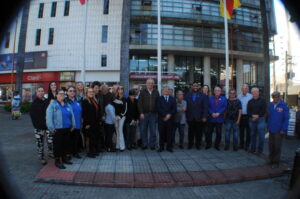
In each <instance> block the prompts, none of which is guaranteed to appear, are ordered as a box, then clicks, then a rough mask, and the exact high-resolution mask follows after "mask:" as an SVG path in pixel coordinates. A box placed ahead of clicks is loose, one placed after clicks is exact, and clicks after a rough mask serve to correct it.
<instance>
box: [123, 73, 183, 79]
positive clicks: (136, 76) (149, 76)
mask: <svg viewBox="0 0 300 199" xmlns="http://www.w3.org/2000/svg"><path fill="white" fill-rule="evenodd" d="M129 77H130V79H150V78H151V79H157V75H141V74H131V75H130V76H129ZM161 78H162V79H164V80H179V79H180V77H179V76H178V75H176V74H169V75H162V76H161Z"/></svg>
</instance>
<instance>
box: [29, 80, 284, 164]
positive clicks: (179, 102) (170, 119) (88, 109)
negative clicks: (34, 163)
mask: <svg viewBox="0 0 300 199" xmlns="http://www.w3.org/2000/svg"><path fill="white" fill-rule="evenodd" d="M241 90H242V94H241V95H239V96H237V93H236V90H235V89H230V91H229V97H228V98H226V97H225V96H223V95H222V88H221V87H220V86H216V87H215V88H214V89H213V91H212V93H210V88H209V86H207V85H204V86H203V87H202V89H201V88H200V86H199V84H198V83H193V84H192V86H191V92H188V93H183V92H182V91H180V90H179V91H177V92H176V96H174V95H173V90H172V89H170V88H169V87H164V88H163V89H162V91H161V95H160V94H159V92H158V90H156V89H155V88H154V80H153V79H148V80H147V81H146V88H144V89H141V87H140V86H139V85H134V86H133V88H132V89H131V90H129V93H128V94H125V92H124V88H123V86H121V85H114V86H113V88H112V92H110V89H109V87H108V86H107V85H106V84H103V85H101V84H100V82H97V81H95V82H93V83H92V85H91V86H90V87H89V88H86V89H85V88H84V85H83V83H82V82H78V83H77V84H76V87H75V86H73V85H72V84H67V85H66V87H65V89H58V88H57V86H56V83H55V82H52V83H50V84H49V88H48V94H45V91H44V88H43V87H39V88H37V92H36V96H37V97H36V99H35V100H34V102H33V104H32V106H31V110H30V116H31V119H32V123H33V126H34V128H35V137H36V140H37V149H38V153H39V156H40V159H41V162H42V164H46V163H47V162H46V158H45V156H44V140H45V137H47V139H46V140H47V142H48V154H49V156H51V157H53V158H54V159H55V165H56V166H57V167H58V168H60V169H64V168H65V166H64V164H72V162H71V159H72V157H73V158H81V156H80V155H79V153H80V152H81V151H82V150H85V151H86V154H87V157H90V158H95V157H96V156H98V155H99V153H100V152H102V151H107V152H115V151H120V152H122V151H124V150H125V149H128V150H131V149H134V148H137V146H140V147H141V148H142V149H143V150H146V149H147V148H149V149H151V150H156V149H158V152H162V151H164V150H167V151H169V152H173V146H174V144H175V143H176V140H175V138H176V133H177V131H178V133H179V148H181V149H183V148H184V145H183V144H184V137H185V135H184V134H185V126H186V124H187V125H188V146H187V148H188V149H192V148H193V147H194V146H195V147H196V149H198V150H200V149H201V148H202V145H203V137H205V149H209V148H211V147H212V146H214V148H215V149H216V150H220V143H221V138H222V125H223V124H225V147H224V150H229V149H230V141H231V132H232V135H233V150H235V151H236V150H238V149H245V150H247V151H249V152H252V153H258V154H260V153H262V152H263V148H264V139H265V133H266V131H269V133H270V137H269V139H270V140H269V149H270V164H272V165H275V164H276V165H278V164H279V161H280V148H281V142H282V138H283V135H284V134H285V133H286V131H287V128H288V119H289V114H288V108H287V105H286V103H285V102H283V101H282V100H280V93H278V92H274V93H273V94H272V98H273V101H272V102H271V103H270V106H269V107H266V106H267V103H266V101H265V100H264V99H263V98H262V97H260V92H259V89H258V88H252V89H251V94H250V93H249V87H248V85H247V84H244V85H243V86H242V88H241ZM267 113H269V114H267ZM266 118H268V121H266ZM157 127H158V132H159V142H158V143H159V144H157V133H156V129H157ZM138 129H139V132H140V134H139V135H137V130H138ZM214 132H215V134H216V136H215V140H214V145H213V139H212V138H213V133H214ZM114 135H115V136H114ZM138 138H140V139H138ZM257 139H258V146H257Z"/></svg>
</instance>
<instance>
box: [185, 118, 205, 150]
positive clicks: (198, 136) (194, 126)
mask: <svg viewBox="0 0 300 199" xmlns="http://www.w3.org/2000/svg"><path fill="white" fill-rule="evenodd" d="M188 125H189V129H188V138H189V147H192V146H193V145H194V143H196V146H197V147H200V146H201V142H202V136H203V135H202V134H203V133H202V122H201V121H195V120H193V121H189V122H188Z"/></svg>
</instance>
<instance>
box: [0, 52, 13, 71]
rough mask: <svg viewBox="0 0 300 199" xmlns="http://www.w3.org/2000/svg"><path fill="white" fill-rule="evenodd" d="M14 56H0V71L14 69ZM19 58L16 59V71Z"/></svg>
mask: <svg viewBox="0 0 300 199" xmlns="http://www.w3.org/2000/svg"><path fill="white" fill-rule="evenodd" d="M12 59H13V54H6V55H0V71H4V70H11V69H12ZM16 63H17V56H16V55H15V57H14V69H16Z"/></svg>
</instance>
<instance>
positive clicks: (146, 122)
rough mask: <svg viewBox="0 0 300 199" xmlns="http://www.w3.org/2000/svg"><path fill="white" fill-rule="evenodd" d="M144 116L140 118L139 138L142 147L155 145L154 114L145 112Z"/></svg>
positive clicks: (155, 119) (155, 117)
mask: <svg viewBox="0 0 300 199" xmlns="http://www.w3.org/2000/svg"><path fill="white" fill-rule="evenodd" d="M144 116H145V118H144V119H143V120H141V121H140V122H141V130H142V132H141V136H142V137H141V138H142V145H143V147H155V146H156V122H157V116H156V114H152V113H146V114H144ZM148 128H149V129H150V137H149V139H148Z"/></svg>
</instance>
